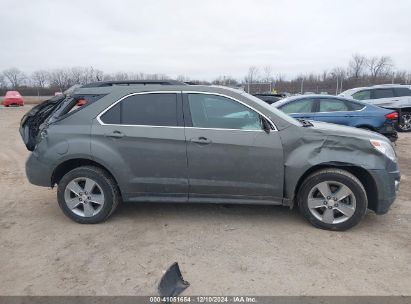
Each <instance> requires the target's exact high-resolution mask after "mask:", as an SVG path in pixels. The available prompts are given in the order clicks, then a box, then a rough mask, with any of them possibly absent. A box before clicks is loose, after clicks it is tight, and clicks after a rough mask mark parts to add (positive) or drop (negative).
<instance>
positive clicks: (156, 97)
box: [101, 93, 177, 126]
mask: <svg viewBox="0 0 411 304" xmlns="http://www.w3.org/2000/svg"><path fill="white" fill-rule="evenodd" d="M101 120H102V121H103V122H104V123H107V124H118V123H119V122H120V123H121V124H124V125H149V126H177V96H176V94H168V93H165V94H137V95H133V96H129V97H127V98H125V99H123V100H122V101H121V102H120V103H118V104H117V105H115V106H114V107H112V108H111V109H110V110H108V111H107V112H106V113H104V114H103V115H102V116H101Z"/></svg>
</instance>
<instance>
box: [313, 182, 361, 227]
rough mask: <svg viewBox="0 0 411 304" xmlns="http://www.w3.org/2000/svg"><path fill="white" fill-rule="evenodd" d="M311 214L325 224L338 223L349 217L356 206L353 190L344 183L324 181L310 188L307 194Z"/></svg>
mask: <svg viewBox="0 0 411 304" xmlns="http://www.w3.org/2000/svg"><path fill="white" fill-rule="evenodd" d="M307 203H308V208H309V210H310V212H311V214H312V215H313V216H314V217H315V218H317V219H318V220H320V221H321V222H323V223H326V224H340V223H343V222H345V221H347V220H348V219H350V218H351V217H352V216H353V215H354V213H355V208H356V199H355V195H354V193H353V191H352V190H351V189H350V188H348V187H347V186H346V185H344V184H342V183H340V182H335V181H325V182H321V183H318V184H317V185H315V186H314V187H313V188H311V190H310V192H309V194H308V202H307Z"/></svg>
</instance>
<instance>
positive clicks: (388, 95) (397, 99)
mask: <svg viewBox="0 0 411 304" xmlns="http://www.w3.org/2000/svg"><path fill="white" fill-rule="evenodd" d="M339 96H342V97H347V98H353V99H357V100H362V101H364V102H367V103H370V104H373V105H376V106H379V107H383V108H388V109H392V110H395V111H397V112H398V114H399V121H398V126H397V129H398V131H402V132H410V131H411V86H410V85H399V84H382V85H375V86H371V87H363V88H354V89H350V90H347V91H344V92H342V93H341V94H340V95H339Z"/></svg>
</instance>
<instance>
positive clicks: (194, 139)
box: [191, 136, 211, 145]
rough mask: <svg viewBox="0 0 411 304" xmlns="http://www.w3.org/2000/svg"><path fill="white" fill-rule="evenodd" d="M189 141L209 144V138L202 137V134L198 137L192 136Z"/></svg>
mask: <svg viewBox="0 0 411 304" xmlns="http://www.w3.org/2000/svg"><path fill="white" fill-rule="evenodd" d="M191 142H193V143H196V144H200V145H208V144H211V140H209V139H208V138H206V137H204V136H200V137H199V138H197V139H196V138H192V139H191Z"/></svg>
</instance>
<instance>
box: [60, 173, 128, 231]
mask: <svg viewBox="0 0 411 304" xmlns="http://www.w3.org/2000/svg"><path fill="white" fill-rule="evenodd" d="M78 178H80V179H81V178H89V179H92V180H93V181H95V182H97V183H98V186H99V187H100V188H101V190H102V192H103V195H104V204H103V205H102V207H101V209H100V210H99V211H98V213H97V214H95V215H93V216H89V217H84V216H80V215H78V214H76V213H74V212H73V211H72V209H70V208H69V207H68V206H67V203H66V200H65V191H66V188H67V185H68V184H69V183H70V182H71V181H73V180H75V179H78ZM57 200H58V204H59V206H60V208H61V209H62V210H63V212H64V214H65V215H66V216H67V217H69V218H70V219H72V220H73V221H75V222H77V223H80V224H97V223H101V222H104V221H105V220H107V218H108V217H109V216H110V215H111V214H112V213H113V212H114V211H115V210H116V208H117V206H118V204H119V203H120V201H121V195H120V191H119V189H118V187H117V183H116V181H115V180H114V178H113V177H112V176H111V175H110V174H108V173H107V171H105V170H103V169H101V168H98V167H94V166H84V167H79V168H75V169H73V170H71V171H69V172H68V173H66V174H65V175H64V176H63V178H62V179H61V180H60V182H59V183H58V188H57Z"/></svg>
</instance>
